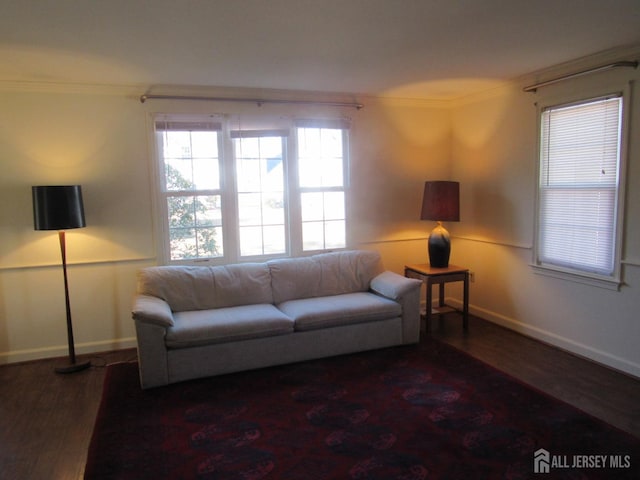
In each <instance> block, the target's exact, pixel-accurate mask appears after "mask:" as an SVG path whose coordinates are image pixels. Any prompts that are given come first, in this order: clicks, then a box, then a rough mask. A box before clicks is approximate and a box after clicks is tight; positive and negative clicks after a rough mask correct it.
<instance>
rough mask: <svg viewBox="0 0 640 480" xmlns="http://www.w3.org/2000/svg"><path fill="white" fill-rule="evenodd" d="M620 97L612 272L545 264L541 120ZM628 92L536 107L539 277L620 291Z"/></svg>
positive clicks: (552, 100) (589, 94)
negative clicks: (551, 112) (556, 110)
mask: <svg viewBox="0 0 640 480" xmlns="http://www.w3.org/2000/svg"><path fill="white" fill-rule="evenodd" d="M611 97H619V98H620V99H621V109H622V112H621V120H620V144H619V159H618V172H617V176H618V181H617V194H616V198H615V200H614V202H615V213H614V218H613V222H614V224H613V259H612V260H613V269H612V273H611V274H610V275H607V274H603V273H597V272H594V271H590V270H588V269H580V268H575V267H570V266H562V265H556V264H552V263H546V262H544V261H542V260H541V248H542V245H541V244H542V242H541V237H540V235H541V225H540V215H541V187H540V175H541V171H542V134H543V132H542V124H543V122H542V116H543V113H544V112H545V111H546V110H548V109H550V108H562V107H568V106H572V105H580V104H584V103H589V102H591V101H597V100H602V99H605V98H611ZM630 97H631V96H630V88H629V85H624V86H623V87H622V88H608V89H603V88H600V89H592V90H589V91H586V92H584V93H583V94H582V95H564V96H556V97H549V98H543V99H541V101H538V102H537V103H536V119H537V135H536V143H537V148H536V175H535V182H536V184H535V216H534V241H533V259H532V263H531V267H532V268H533V271H534V272H535V273H538V274H542V275H547V276H550V277H554V278H560V279H564V280H569V281H574V282H578V283H583V284H588V285H592V286H596V287H601V288H606V289H611V290H619V288H620V285H621V284H622V247H623V232H624V208H625V186H626V178H627V175H626V170H627V146H628V138H629V119H630V116H631V112H630Z"/></svg>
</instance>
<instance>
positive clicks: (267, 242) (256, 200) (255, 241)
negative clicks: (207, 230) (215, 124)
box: [234, 136, 286, 256]
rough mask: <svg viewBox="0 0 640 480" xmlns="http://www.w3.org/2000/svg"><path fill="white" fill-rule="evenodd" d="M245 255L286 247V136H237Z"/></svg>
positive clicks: (239, 208)
mask: <svg viewBox="0 0 640 480" xmlns="http://www.w3.org/2000/svg"><path fill="white" fill-rule="evenodd" d="M234 152H235V155H236V181H237V188H238V214H239V218H238V225H239V232H240V233H239V234H240V253H241V255H242V256H250V255H265V254H274V253H284V252H285V251H286V240H285V239H286V228H285V195H284V158H283V153H284V152H283V139H282V137H278V136H276V137H273V136H269V137H260V136H255V137H246V138H244V137H243V138H235V139H234Z"/></svg>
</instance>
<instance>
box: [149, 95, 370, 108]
mask: <svg viewBox="0 0 640 480" xmlns="http://www.w3.org/2000/svg"><path fill="white" fill-rule="evenodd" d="M147 100H206V101H211V102H248V103H255V104H256V105H258V106H259V107H261V106H262V105H263V104H264V103H291V104H298V105H320V106H328V107H351V108H355V109H357V110H360V109H361V108H363V107H364V105H363V104H362V103H354V102H323V101H315V100H273V99H271V100H264V99H259V98H228V97H200V96H190V95H152V94H149V95H147V94H145V95H140V103H144V102H146V101H147Z"/></svg>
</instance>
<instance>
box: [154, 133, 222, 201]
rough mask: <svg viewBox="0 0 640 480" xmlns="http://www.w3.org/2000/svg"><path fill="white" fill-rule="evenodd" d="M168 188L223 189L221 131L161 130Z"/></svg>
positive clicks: (171, 189)
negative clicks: (219, 141)
mask: <svg viewBox="0 0 640 480" xmlns="http://www.w3.org/2000/svg"><path fill="white" fill-rule="evenodd" d="M159 135H161V141H162V153H163V159H164V165H165V172H164V173H165V185H166V189H167V191H184V190H194V189H197V190H207V189H208V190H217V189H219V188H220V167H219V155H218V135H219V134H218V132H217V131H205V132H200V131H196V132H191V131H163V132H159Z"/></svg>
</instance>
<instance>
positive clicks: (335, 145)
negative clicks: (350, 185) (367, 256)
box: [297, 122, 346, 250]
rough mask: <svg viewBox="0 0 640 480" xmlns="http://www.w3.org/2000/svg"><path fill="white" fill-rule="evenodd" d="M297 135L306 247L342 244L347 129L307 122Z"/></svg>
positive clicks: (303, 229) (343, 242)
mask: <svg viewBox="0 0 640 480" xmlns="http://www.w3.org/2000/svg"><path fill="white" fill-rule="evenodd" d="M297 138H298V169H299V188H300V200H301V207H302V244H303V249H304V250H324V249H330V248H340V247H343V246H344V245H345V243H346V232H345V229H346V225H345V198H344V186H345V177H346V171H345V167H346V161H345V151H344V145H345V143H346V130H345V129H342V128H331V127H330V128H327V127H320V126H317V125H316V126H314V124H313V123H307V122H305V123H300V124H299V126H298V129H297Z"/></svg>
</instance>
